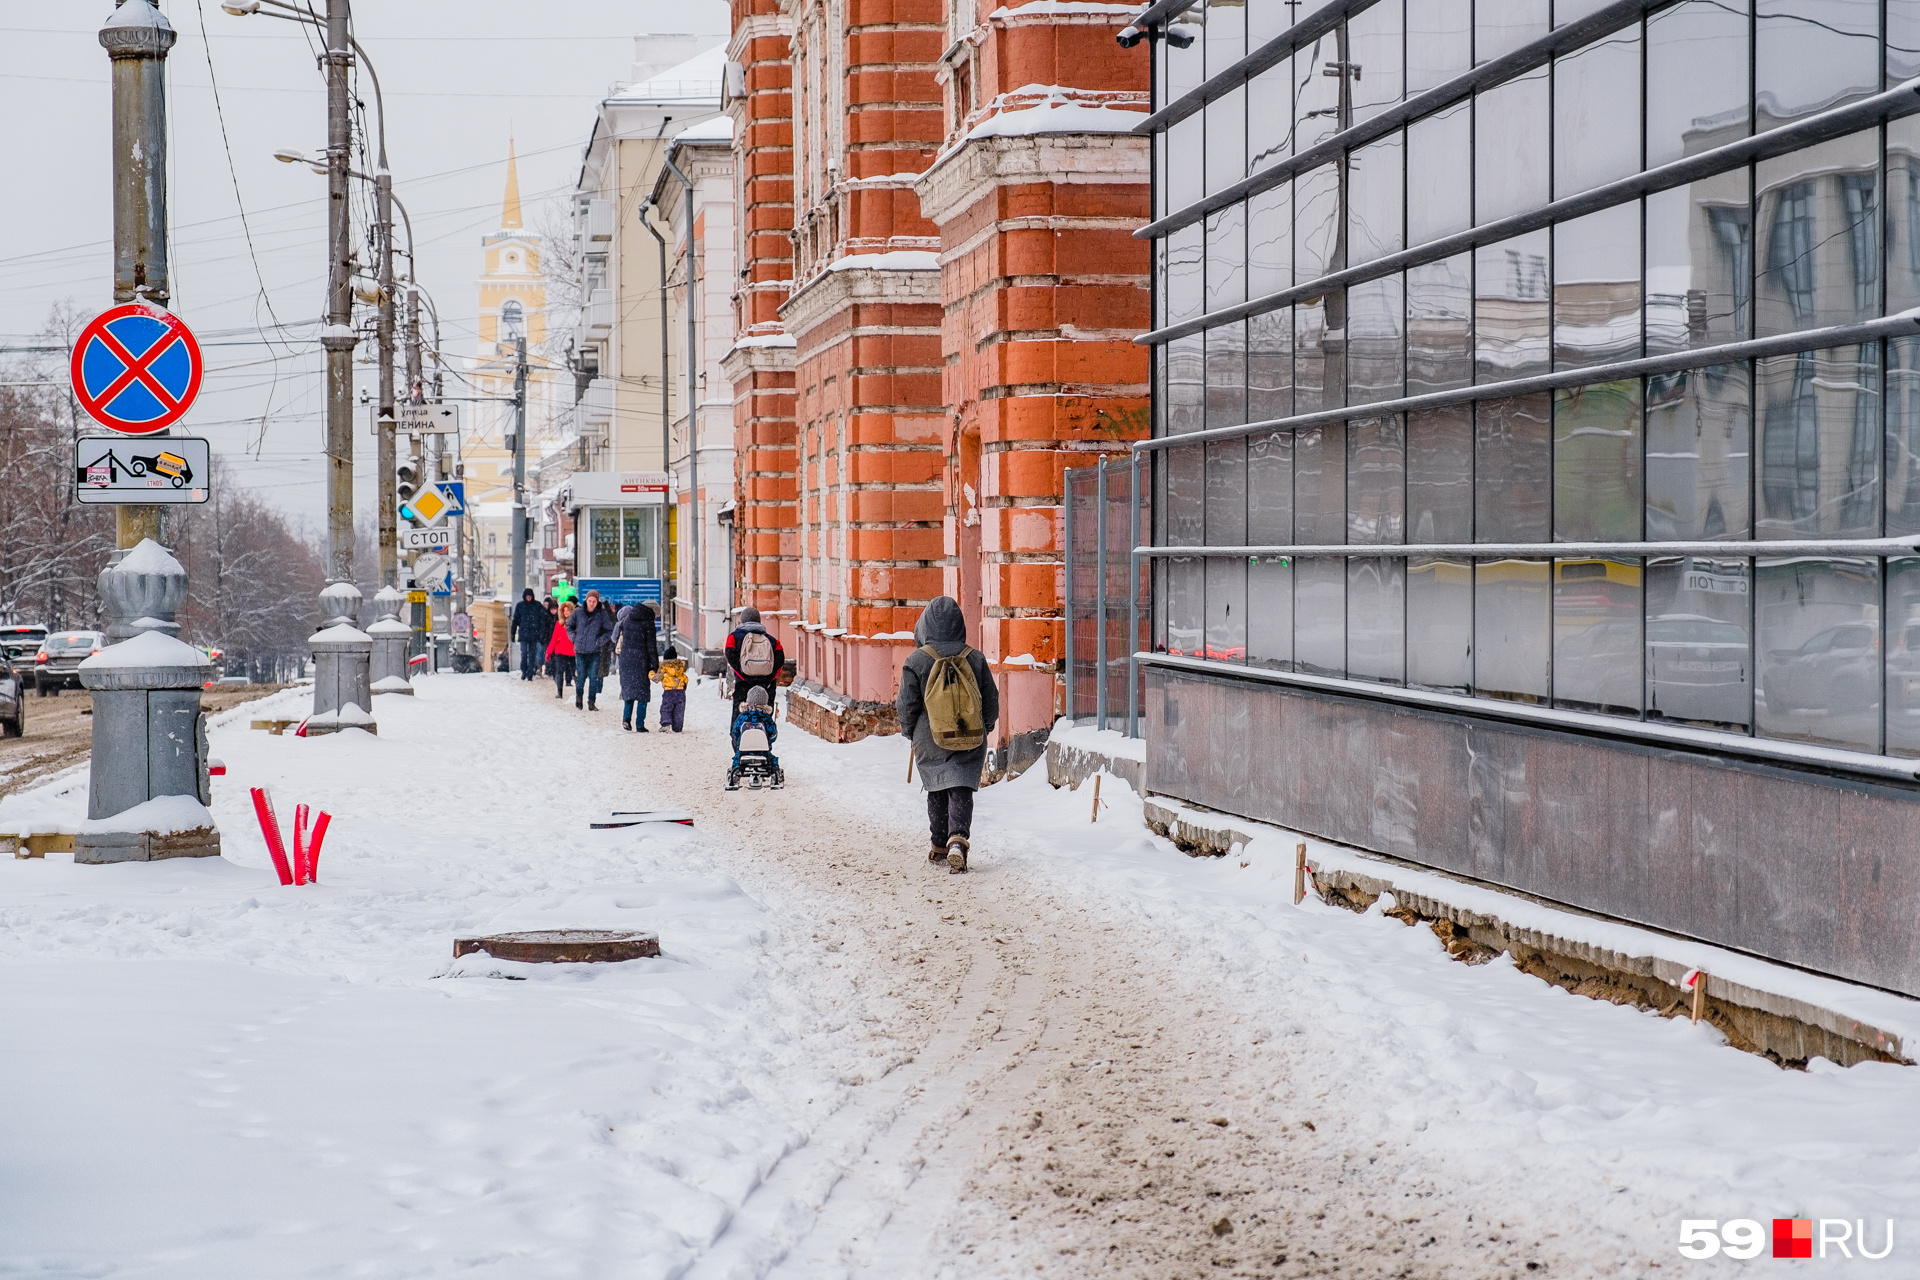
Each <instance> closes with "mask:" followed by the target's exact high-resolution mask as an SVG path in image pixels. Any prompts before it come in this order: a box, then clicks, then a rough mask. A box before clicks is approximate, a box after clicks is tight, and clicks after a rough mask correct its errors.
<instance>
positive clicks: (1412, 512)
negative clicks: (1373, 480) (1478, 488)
mask: <svg viewBox="0 0 1920 1280" xmlns="http://www.w3.org/2000/svg"><path fill="white" fill-rule="evenodd" d="M1407 541H1409V542H1425V543H1447V542H1456V543H1457V542H1472V541H1473V407H1472V406H1471V405H1464V404H1462V405H1454V406H1452V407H1450V408H1446V409H1427V410H1424V411H1422V412H1420V413H1410V414H1408V415H1407Z"/></svg>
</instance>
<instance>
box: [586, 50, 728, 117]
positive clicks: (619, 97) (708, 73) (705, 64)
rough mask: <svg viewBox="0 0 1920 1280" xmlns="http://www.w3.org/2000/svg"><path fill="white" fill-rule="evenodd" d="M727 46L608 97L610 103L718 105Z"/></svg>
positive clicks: (725, 64) (691, 59)
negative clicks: (707, 103)
mask: <svg viewBox="0 0 1920 1280" xmlns="http://www.w3.org/2000/svg"><path fill="white" fill-rule="evenodd" d="M726 66H727V46H726V44H725V42H722V43H720V44H716V45H714V46H713V48H711V49H708V50H707V51H706V52H704V53H696V54H694V55H693V56H692V57H691V58H688V59H687V60H686V61H685V62H683V63H681V64H680V65H679V66H677V67H668V68H667V69H666V70H665V71H662V72H661V73H660V74H659V75H657V76H654V77H653V78H652V79H650V80H642V81H640V82H639V83H638V84H630V85H627V86H625V87H624V88H622V89H621V90H620V91H619V92H617V93H613V94H609V95H608V97H607V101H609V102H712V103H713V104H714V105H716V106H718V105H719V102H720V78H721V77H722V76H723V75H725V74H726Z"/></svg>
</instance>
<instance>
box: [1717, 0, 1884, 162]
mask: <svg viewBox="0 0 1920 1280" xmlns="http://www.w3.org/2000/svg"><path fill="white" fill-rule="evenodd" d="M1895 2H1896V3H1899V0H1895ZM1754 28H1755V40H1756V44H1755V46H1754V52H1753V61H1754V78H1755V79H1754V97H1755V100H1756V101H1757V102H1758V104H1759V107H1760V129H1761V131H1763V132H1764V131H1765V130H1768V129H1771V128H1773V127H1774V126H1776V125H1780V124H1784V123H1786V122H1787V121H1789V120H1797V119H1799V118H1800V117H1801V116H1808V115H1812V114H1813V113H1814V112H1816V111H1824V110H1825V109H1826V108H1828V107H1834V106H1838V105H1840V104H1841V103H1842V102H1848V101H1851V100H1852V99H1854V98H1864V97H1866V96H1868V95H1869V94H1873V93H1877V92H1879V90H1880V39H1879V37H1880V5H1879V0H1759V3H1758V5H1757V7H1756V8H1755V11H1754Z"/></svg>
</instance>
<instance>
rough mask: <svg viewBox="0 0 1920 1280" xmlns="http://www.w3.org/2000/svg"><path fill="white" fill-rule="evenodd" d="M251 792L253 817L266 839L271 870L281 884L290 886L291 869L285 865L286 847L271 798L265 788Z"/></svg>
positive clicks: (291, 878)
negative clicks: (270, 859)
mask: <svg viewBox="0 0 1920 1280" xmlns="http://www.w3.org/2000/svg"><path fill="white" fill-rule="evenodd" d="M252 791H253V812H254V816H256V817H258V818H259V819H260V834H261V835H263V836H265V837H266V840H267V853H268V854H269V855H271V856H272V858H273V869H274V870H275V871H276V872H278V873H279V875H280V883H281V884H292V883H293V868H292V867H289V866H288V865H287V847H286V845H285V844H283V843H281V840H280V819H278V818H276V817H274V815H273V797H272V796H270V795H268V794H267V789H266V788H265V787H254V788H252Z"/></svg>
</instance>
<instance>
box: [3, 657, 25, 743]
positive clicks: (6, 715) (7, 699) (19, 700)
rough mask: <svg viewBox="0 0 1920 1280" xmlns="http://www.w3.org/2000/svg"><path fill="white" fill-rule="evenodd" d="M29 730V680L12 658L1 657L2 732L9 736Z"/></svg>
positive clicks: (16, 736)
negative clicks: (23, 676) (23, 675)
mask: <svg viewBox="0 0 1920 1280" xmlns="http://www.w3.org/2000/svg"><path fill="white" fill-rule="evenodd" d="M26 732H27V682H26V680H25V679H23V678H22V677H21V675H20V668H19V667H18V666H16V665H14V662H13V660H12V659H11V658H5V657H0V734H4V735H6V736H7V737H9V738H18V737H22V736H24V735H25V734H26Z"/></svg>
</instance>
